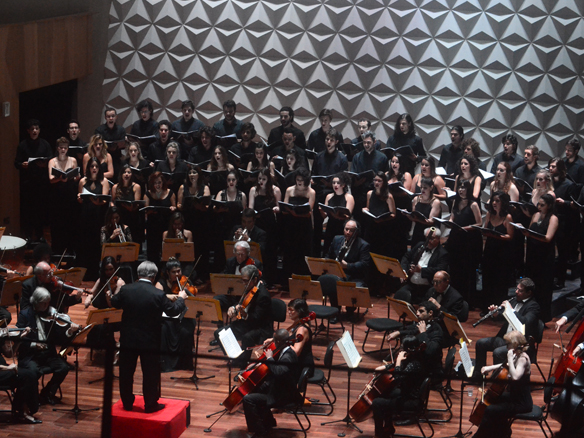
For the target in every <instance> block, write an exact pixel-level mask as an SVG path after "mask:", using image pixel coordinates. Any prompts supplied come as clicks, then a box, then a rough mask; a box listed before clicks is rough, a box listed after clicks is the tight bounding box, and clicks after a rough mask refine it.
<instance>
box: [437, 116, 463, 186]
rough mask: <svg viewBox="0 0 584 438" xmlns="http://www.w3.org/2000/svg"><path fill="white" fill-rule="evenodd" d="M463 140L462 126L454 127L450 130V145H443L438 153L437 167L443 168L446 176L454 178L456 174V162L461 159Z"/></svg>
mask: <svg viewBox="0 0 584 438" xmlns="http://www.w3.org/2000/svg"><path fill="white" fill-rule="evenodd" d="M463 140H464V129H462V126H460V125H455V126H453V127H452V129H451V130H450V141H451V143H450V144H447V145H445V146H444V147H443V148H442V152H441V153H440V160H439V162H438V166H440V167H443V168H444V170H445V171H446V175H448V176H450V177H454V176H456V175H457V174H458V161H459V160H460V159H461V158H462V155H463V152H464V151H463V150H462V149H463V148H462V141H463Z"/></svg>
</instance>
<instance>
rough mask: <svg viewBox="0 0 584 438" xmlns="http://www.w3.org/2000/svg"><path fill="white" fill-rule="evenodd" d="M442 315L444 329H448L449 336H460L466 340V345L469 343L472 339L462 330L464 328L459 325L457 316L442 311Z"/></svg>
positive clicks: (457, 337)
mask: <svg viewBox="0 0 584 438" xmlns="http://www.w3.org/2000/svg"><path fill="white" fill-rule="evenodd" d="M442 315H443V316H444V319H443V321H444V325H445V326H446V329H447V330H448V333H449V334H450V336H453V337H455V338H456V339H460V338H462V340H463V341H464V342H466V344H467V345H470V344H471V342H472V341H471V340H470V339H469V338H468V336H467V335H466V332H465V331H464V328H462V326H461V325H460V321H459V320H458V318H457V317H456V316H454V315H451V314H450V313H446V312H442Z"/></svg>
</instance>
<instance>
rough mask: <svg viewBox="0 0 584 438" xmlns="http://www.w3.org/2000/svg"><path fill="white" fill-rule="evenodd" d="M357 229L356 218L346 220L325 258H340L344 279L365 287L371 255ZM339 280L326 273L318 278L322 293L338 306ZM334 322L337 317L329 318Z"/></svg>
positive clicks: (348, 309)
mask: <svg viewBox="0 0 584 438" xmlns="http://www.w3.org/2000/svg"><path fill="white" fill-rule="evenodd" d="M359 231H360V227H359V223H358V222H357V221H356V220H354V219H349V220H347V221H346V222H345V225H344V227H343V235H342V236H335V237H334V238H333V241H332V243H331V246H330V247H329V250H328V253H327V255H326V258H327V259H332V260H339V259H340V260H339V261H340V263H341V266H342V267H343V271H344V272H345V274H346V275H347V278H346V279H345V280H346V281H352V282H354V283H357V287H365V286H366V284H365V276H366V275H367V270H368V269H369V265H370V263H371V256H370V255H369V244H368V243H367V242H365V241H364V240H363V239H361V238H360V237H359ZM323 280H324V281H323ZM339 280H342V279H341V278H338V277H335V276H332V275H328V274H325V275H321V276H320V277H319V279H318V281H320V282H321V286H322V293H323V295H325V296H328V297H329V300H330V302H331V306H334V307H339V302H338V299H337V281H339ZM339 310H340V308H339ZM354 311H355V308H353V307H351V308H347V313H348V314H351V313H353V312H354ZM336 322H337V318H333V319H331V323H332V324H335V323H336Z"/></svg>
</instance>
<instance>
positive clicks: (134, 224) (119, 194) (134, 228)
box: [111, 163, 144, 244]
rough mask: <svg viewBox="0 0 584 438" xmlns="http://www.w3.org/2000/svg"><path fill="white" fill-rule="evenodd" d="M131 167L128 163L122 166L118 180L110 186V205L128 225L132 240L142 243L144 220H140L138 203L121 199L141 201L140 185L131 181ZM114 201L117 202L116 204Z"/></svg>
mask: <svg viewBox="0 0 584 438" xmlns="http://www.w3.org/2000/svg"><path fill="white" fill-rule="evenodd" d="M133 179H134V177H133V174H132V168H131V166H130V164H129V163H126V164H124V165H123V166H122V168H121V170H120V173H119V176H118V182H117V183H116V184H114V186H113V187H112V202H111V205H112V206H117V207H118V208H119V214H120V216H121V218H122V220H123V222H124V223H125V224H126V225H128V227H130V230H131V232H132V237H133V238H134V240H133V241H134V242H137V243H140V244H142V242H143V241H144V222H143V221H142V220H141V216H140V213H139V212H138V210H139V209H140V204H129V203H124V202H123V201H128V202H132V201H141V200H142V187H140V184H138V183H136V182H134V181H133ZM116 201H119V202H117V204H116Z"/></svg>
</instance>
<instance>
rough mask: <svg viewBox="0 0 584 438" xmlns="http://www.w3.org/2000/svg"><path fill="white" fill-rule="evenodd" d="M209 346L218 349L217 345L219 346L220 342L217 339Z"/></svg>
mask: <svg viewBox="0 0 584 438" xmlns="http://www.w3.org/2000/svg"><path fill="white" fill-rule="evenodd" d="M209 345H210V346H211V347H216V346H217V345H219V341H218V340H217V339H213V340H212V341H211V342H209Z"/></svg>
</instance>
